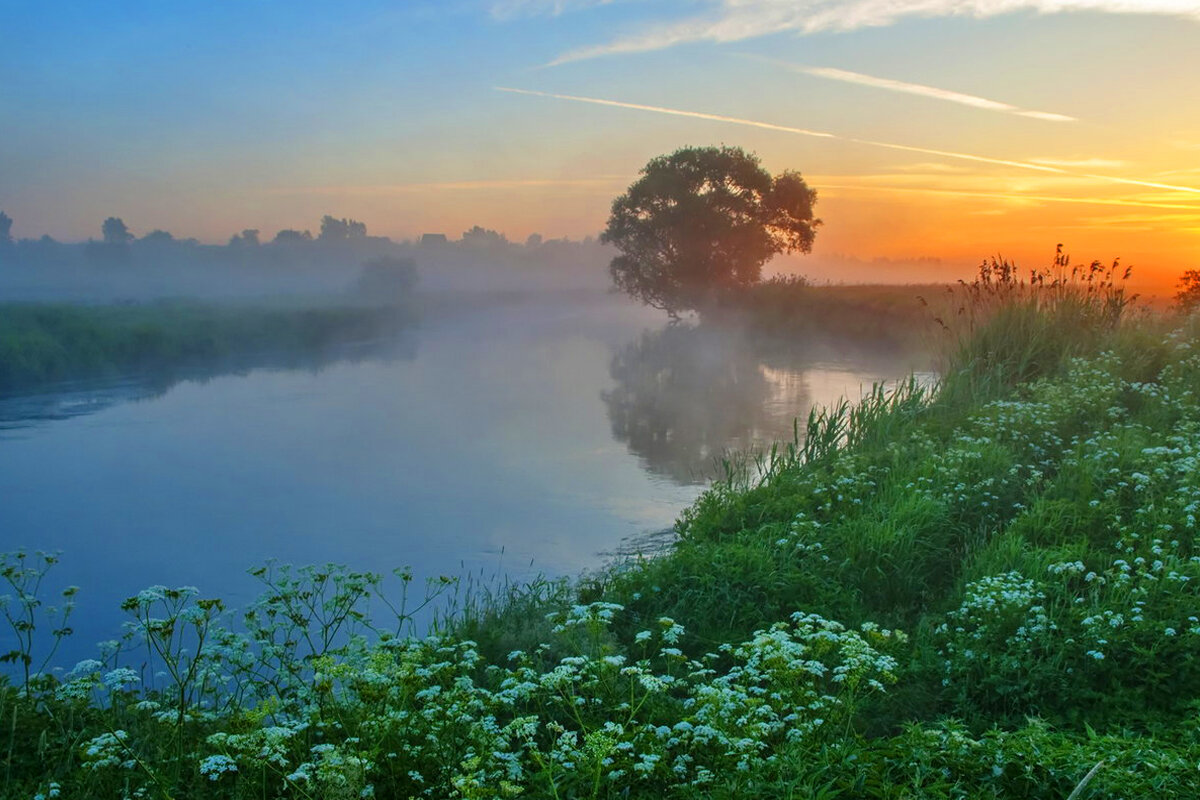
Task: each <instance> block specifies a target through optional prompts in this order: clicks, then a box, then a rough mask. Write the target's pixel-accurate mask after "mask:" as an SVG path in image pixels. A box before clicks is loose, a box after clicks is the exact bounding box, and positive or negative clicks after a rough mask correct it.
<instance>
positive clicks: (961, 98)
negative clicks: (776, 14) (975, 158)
mask: <svg viewBox="0 0 1200 800" xmlns="http://www.w3.org/2000/svg"><path fill="white" fill-rule="evenodd" d="M755 60H761V61H765V62H767V63H769V64H774V65H776V66H780V67H784V68H786V69H790V70H793V71H795V72H802V73H804V74H805V75H812V76H814V77H817V78H826V79H828V80H831V81H842V82H843V83H853V84H857V85H859V86H870V87H872V88H875V89H885V90H887V91H889V92H902V93H904V94H915V95H918V96H920V97H931V98H933V99H935V100H944V101H946V102H948V103H958V104H959V105H964V106H970V107H972V108H981V109H984V110H985V111H1002V112H1004V113H1007V114H1015V115H1017V116H1019V117H1032V118H1033V119H1041V120H1047V121H1050V122H1076V121H1077V120H1076V119H1075V118H1074V117H1068V116H1067V115H1066V114H1054V113H1051V112H1049V111H1029V110H1027V109H1024V108H1020V107H1018V106H1014V105H1011V104H1009V103H1002V102H1000V101H998V100H988V99H987V98H985V97H978V96H976V95H973V94H963V93H962V92H955V91H952V90H950V89H939V88H937V87H936V86H925V85H923V84H920V83H907V82H905V81H898V80H893V79H892V78H877V77H875V76H874V75H864V74H862V73H861V72H850V71H849V70H844V69H836V68H834V67H806V66H802V65H800V64H789V63H787V62H786V61H776V60H775V59H769V58H764V59H755Z"/></svg>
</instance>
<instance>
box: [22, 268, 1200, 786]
mask: <svg viewBox="0 0 1200 800" xmlns="http://www.w3.org/2000/svg"><path fill="white" fill-rule="evenodd" d="M995 266H996V265H995V264H994V263H993V264H992V265H990V267H989V270H993V271H989V272H988V273H987V275H986V277H985V276H981V281H982V284H983V285H973V286H966V287H960V292H963V293H964V295H963V296H965V298H966V300H965V302H967V303H969V304H970V305H969V307H967V309H968V310H966V311H964V314H963V315H962V319H963V323H962V324H965V325H966V326H967V327H966V329H965V330H963V331H962V332H961V334H960V333H958V332H956V333H955V336H954V337H948V341H951V342H953V343H954V345H955V347H954V349H953V351H952V353H951V355H950V357H949V360H948V362H947V366H946V372H945V377H944V380H943V383H942V384H941V387H940V388H939V389H937V390H936V391H931V390H929V389H926V388H923V387H922V386H920V385H918V384H916V383H910V384H906V385H902V386H900V387H899V388H897V389H895V390H893V391H884V390H882V389H877V390H876V391H875V392H874V393H873V394H871V395H870V396H869V397H868V398H867V399H866V400H865V401H864V403H863V404H861V405H859V406H856V407H851V406H848V405H842V406H838V407H835V408H832V409H827V410H825V411H821V412H816V413H814V415H813V416H811V417H810V419H809V421H808V424H807V426H806V427H807V435H806V436H805V437H804V438H801V437H799V436H798V437H797V440H796V441H794V442H792V443H791V445H790V446H783V447H781V448H779V449H777V450H776V451H775V453H774V454H773V456H772V457H770V458H768V459H767V461H766V462H764V465H763V469H761V470H760V471H759V472H757V473H755V474H754V475H753V476H751V475H750V474H749V473H744V474H743V479H742V480H732V479H731V480H726V481H722V482H718V483H717V484H714V485H713V487H712V488H711V489H710V490H709V491H708V492H706V493H705V494H704V495H703V496H702V497H701V498H700V499H699V500H698V501H697V503H696V504H695V505H694V506H692V507H691V508H689V509H688V510H687V511H686V512H685V513H684V514H683V515H682V517H681V518H680V520H679V522H678V524H677V533H678V540H677V542H676V543H675V545H674V546H673V547H672V548H671V549H670V550H669V551H667V552H665V553H661V554H656V555H654V556H652V557H645V558H637V557H631V558H629V559H627V560H625V561H623V562H621V563H618V564H614V565H612V566H610V567H609V568H607V569H605V570H602V571H600V572H598V573H595V574H592V575H588V576H584V577H582V578H580V579H579V580H577V581H575V582H574V583H571V584H565V583H550V582H545V581H535V582H532V583H530V584H527V585H515V586H514V585H505V584H500V585H498V586H496V585H493V586H490V587H489V586H484V585H478V586H474V587H468V588H467V589H465V590H463V594H461V595H459V599H458V600H457V606H456V608H457V610H456V611H455V612H454V614H453V615H452V617H451V618H449V619H447V618H443V619H442V620H441V622H440V623H439V625H438V626H437V628H436V631H435V633H434V635H431V636H425V637H412V636H410V635H408V633H409V631H405V630H403V626H401V630H399V631H397V630H396V629H395V628H394V627H392V626H387V630H384V627H385V626H383V625H382V624H379V623H378V622H372V617H371V615H370V614H368V613H367V611H368V609H369V608H378V607H379V605H380V603H381V602H382V598H381V597H380V591H381V585H380V583H379V581H378V579H377V578H375V577H373V576H369V575H361V574H359V575H356V574H353V573H347V572H345V571H343V570H337V569H326V570H317V571H312V570H309V571H306V572H302V573H288V575H286V576H282V577H281V576H278V575H273V574H270V573H264V574H265V575H267V579H268V580H267V583H266V587H267V589H268V592H267V594H266V595H265V596H264V598H263V599H262V600H261V601H260V602H259V603H258V604H257V605H256V606H255V607H253V608H252V609H249V611H248V612H247V613H246V614H244V615H242V617H241V618H240V621H239V620H238V619H236V618H232V617H230V616H229V615H228V613H227V612H224V611H222V610H221V607H220V605H219V604H217V603H215V601H201V600H199V599H198V598H197V597H196V596H194V595H193V594H192V593H191V592H190V591H189V590H167V589H163V588H161V587H160V588H156V589H152V590H149V591H148V592H147V593H143V594H142V595H139V596H138V597H135V598H131V600H130V601H129V603H128V604H127V610H128V611H129V612H130V614H131V622H132V623H133V624H132V625H131V627H130V629H129V631H128V640H127V641H128V645H129V646H134V645H136V646H137V647H138V648H139V649H138V650H136V651H128V653H127V654H126V655H122V654H121V653H111V654H110V655H108V656H106V659H107V660H106V661H105V662H103V663H101V662H99V661H97V662H93V663H85V664H83V665H80V666H78V667H76V668H75V670H74V671H73V672H71V673H69V674H62V673H54V672H50V673H43V674H36V673H37V670H36V669H31V671H30V674H29V675H28V676H25V675H23V674H18V675H17V677H16V678H15V680H14V681H13V682H12V683H10V685H8V686H7V687H5V688H4V689H3V690H0V719H3V720H4V722H5V723H6V726H7V727H8V729H9V731H10V735H9V737H8V741H7V743H6V747H7V753H8V759H7V767H6V769H7V771H6V772H5V775H4V784H3V791H4V793H5V794H6V796H12V797H32V796H34V795H35V793H38V792H40V793H42V794H43V795H46V796H48V795H49V794H51V793H52V791H57V792H58V795H57V796H63V797H68V796H73V797H93V796H126V795H128V796H134V795H135V794H136V793H138V792H141V796H145V797H183V796H186V797H198V798H205V797H214V798H216V797H220V798H250V797H259V798H268V797H272V798H273V797H314V798H315V797H355V796H371V795H372V794H373V795H374V796H378V797H410V796H413V797H416V796H425V797H515V796H524V797H547V798H565V797H614V798H615V797H647V798H650V797H654V798H658V797H664V796H666V797H683V798H693V797H694V798H700V797H730V798H732V797H826V798H830V797H842V798H864V797H866V798H901V797H930V798H946V799H947V800H948V799H949V798H962V797H1018V798H1055V800H1063V799H1064V798H1068V797H1072V798H1075V800H1080V798H1085V797H1167V798H1191V797H1194V796H1195V787H1196V785H1197V773H1196V764H1197V763H1200V736H1197V726H1196V724H1195V720H1196V708H1197V703H1198V701H1200V596H1198V593H1200V534H1198V533H1197V524H1196V521H1197V516H1200V487H1198V486H1197V482H1196V479H1195V477H1196V465H1197V464H1200V322H1198V321H1197V318H1190V319H1188V318H1182V317H1178V318H1171V319H1161V320H1149V319H1140V318H1137V317H1130V316H1129V314H1128V310H1129V309H1128V308H1127V304H1126V303H1125V302H1124V295H1123V294H1121V293H1118V283H1117V282H1116V281H1114V282H1113V283H1112V285H1111V287H1106V286H1105V281H1108V278H1107V277H1105V275H1107V273H1104V274H1103V275H1099V277H1094V278H1093V280H1092V281H1091V282H1090V283H1089V281H1088V280H1087V278H1088V276H1089V275H1092V276H1096V275H1097V273H1095V272H1088V271H1087V270H1085V271H1084V272H1083V273H1082V275H1083V278H1082V279H1080V278H1079V277H1078V276H1079V275H1080V274H1081V273H1077V277H1076V279H1075V280H1074V281H1070V280H1068V281H1067V282H1066V283H1055V279H1053V278H1049V279H1047V280H1046V281H1045V282H1042V281H1041V280H1038V281H1036V282H1030V281H1025V282H1024V283H1023V284H1022V283H1021V282H1020V281H1018V280H1017V279H1015V278H1014V277H1013V276H1012V273H1011V272H1005V271H1004V270H1005V269H1007V268H1005V267H1004V266H1003V262H1000V267H1001V268H1002V270H1001V273H1000V275H999V279H998V280H995V281H993V280H992V279H993V278H996V275H995V273H994V268H995ZM1068 274H1069V273H1068ZM1089 286H1098V287H1100V288H1098V289H1095V290H1091V291H1089V288H1088V287H1089ZM997 298H1001V299H997ZM26 569H28V566H26V567H22V566H21V565H20V564H18V563H17V562H14V561H11V560H10V561H8V562H6V565H5V572H4V573H3V574H5V575H7V576H9V579H10V581H11V580H14V579H15V580H17V581H24V583H20V585H21V586H24V587H28V586H31V585H32V584H31V583H30V581H32V580H33V579H34V577H35V576H34V575H33V574H32V573H29V574H27V575H26V576H25V577H24V578H22V577H20V576H21V575H22V574H25V573H23V572H22V570H26ZM39 579H40V578H39ZM14 585H16V584H14ZM446 591H450V590H449V589H447V590H446ZM29 597H31V593H30V592H29V591H27V590H26V589H20V590H19V591H16V592H15V593H14V599H13V600H10V606H9V607H10V608H19V609H26V610H27V611H28V615H26V616H22V614H25V613H26V612H25V611H17V612H15V613H14V614H13V616H12V619H13V620H16V625H17V627H18V628H20V627H21V626H23V625H25V624H26V623H25V622H23V620H26V619H28V620H31V621H30V622H29V623H28V624H29V625H41V624H43V623H42V620H43V616H42V611H44V609H43V607H41V606H39V605H37V604H36V603H35V601H34V600H32V599H29ZM12 603H16V605H11V604H12ZM30 615H31V616H30ZM402 617H403V612H401V618H402ZM20 641H25V640H20ZM30 641H32V639H31V640H30ZM26 649H28V648H27V646H26V645H20V646H19V647H18V648H17V655H16V656H14V659H13V660H14V661H16V662H18V663H29V664H36V663H38V661H39V659H38V658H37V657H35V656H34V655H33V654H26V653H25V650H26ZM134 652H138V653H141V652H144V653H146V655H145V657H144V667H141V668H138V665H140V664H142V663H143V662H142V661H141V660H137V659H135V660H133V661H130V660H129V657H130V655H132V653H134ZM26 655H28V658H26ZM138 658H139V659H140V658H141V657H140V656H139V657H138ZM123 659H124V660H123ZM123 663H131V664H133V665H134V668H133V669H130V670H128V671H122V669H123V667H122V664H123ZM156 673H162V675H156ZM1098 764H1099V765H1101V766H1099V767H1098V768H1097V765H1098Z"/></svg>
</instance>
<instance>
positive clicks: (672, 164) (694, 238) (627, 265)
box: [600, 147, 821, 316]
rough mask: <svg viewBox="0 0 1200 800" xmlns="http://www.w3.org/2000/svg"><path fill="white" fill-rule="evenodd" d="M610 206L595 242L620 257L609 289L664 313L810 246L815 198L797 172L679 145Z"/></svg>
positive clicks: (725, 151)
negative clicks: (776, 171)
mask: <svg viewBox="0 0 1200 800" xmlns="http://www.w3.org/2000/svg"><path fill="white" fill-rule="evenodd" d="M641 175H642V177H641V178H639V179H638V180H637V181H636V182H635V183H634V184H633V185H632V186H630V187H629V190H628V191H627V192H625V194H623V195H621V196H620V197H618V198H617V199H616V200H615V201H613V205H612V215H611V216H610V217H609V220H608V226H607V227H606V228H605V229H604V233H603V234H602V235H601V237H600V240H601V241H602V242H606V243H610V244H614V245H616V246H617V249H618V250H620V251H621V255H619V256H617V257H616V258H614V259H613V260H612V263H611V264H610V266H609V269H610V271H611V273H612V277H613V282H614V283H615V284H616V285H617V287H618V288H619V289H621V290H623V291H625V292H627V293H629V294H630V295H632V296H634V297H637V298H639V299H641V300H642V301H644V302H645V303H647V304H649V305H651V306H654V307H655V308H661V309H664V310H666V311H667V312H668V313H670V314H671V315H672V316H675V315H676V314H677V313H678V312H679V311H682V310H686V309H697V308H701V307H702V306H705V305H707V304H709V303H711V302H712V301H713V300H714V299H715V298H716V297H717V296H719V295H720V294H721V293H722V292H725V291H728V290H730V289H735V288H738V287H741V286H748V285H750V284H753V283H756V282H757V281H758V280H759V278H760V277H761V275H762V265H763V264H765V263H766V262H767V260H768V259H770V258H771V257H772V256H774V255H776V254H778V253H781V252H795V251H799V252H802V253H807V252H810V251H811V250H812V243H813V238H814V237H815V235H816V230H815V229H816V227H817V226H818V225H820V224H821V221H820V220H818V219H815V218H814V217H813V204H814V203H815V202H816V199H817V195H816V192H814V191H813V190H811V189H809V188H808V186H807V185H806V184H805V183H804V180H803V178H801V177H800V173H798V172H792V171H786V172H783V173H781V174H780V175H778V176H776V177H774V178H772V177H771V174H770V173H769V172H767V171H766V170H765V169H763V168H762V167H761V166H760V164H759V160H758V158H757V157H756V156H754V155H752V154H749V153H746V152H745V151H744V150H742V149H741V148H737V147H719V148H718V147H687V148H683V149H680V150H676V151H675V152H674V153H672V154H670V155H668V156H659V157H658V158H655V159H652V160H651V161H650V163H648V164H647V165H646V166H645V167H644V168H643V169H642V171H641Z"/></svg>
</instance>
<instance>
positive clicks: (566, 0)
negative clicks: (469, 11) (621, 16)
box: [491, 0, 615, 19]
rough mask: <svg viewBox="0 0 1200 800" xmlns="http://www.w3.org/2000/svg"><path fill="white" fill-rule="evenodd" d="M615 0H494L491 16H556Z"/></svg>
mask: <svg viewBox="0 0 1200 800" xmlns="http://www.w3.org/2000/svg"><path fill="white" fill-rule="evenodd" d="M614 1H615V0H495V2H493V3H492V6H491V13H492V16H493V17H495V18H496V19H513V18H514V17H539V16H553V17H557V16H558V15H560V14H563V13H566V12H567V11H577V10H579V9H584V8H591V7H592V6H606V5H608V4H609V3H612V2H614Z"/></svg>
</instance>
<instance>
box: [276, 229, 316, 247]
mask: <svg viewBox="0 0 1200 800" xmlns="http://www.w3.org/2000/svg"><path fill="white" fill-rule="evenodd" d="M312 238H313V237H312V234H311V233H309V232H308V231H296V230H292V229H291V228H285V229H284V230H281V231H280V232H279V233H277V234H275V239H274V241H275V243H276V244H287V243H289V242H311V241H312Z"/></svg>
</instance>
